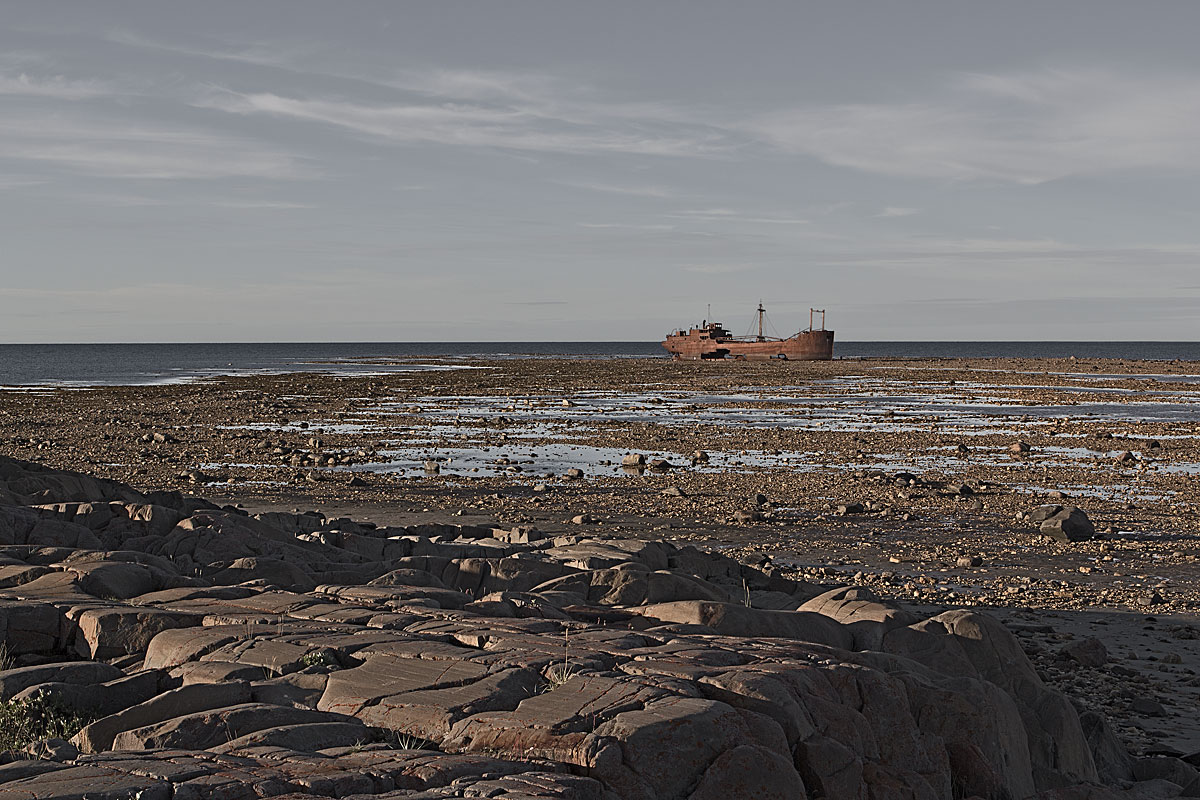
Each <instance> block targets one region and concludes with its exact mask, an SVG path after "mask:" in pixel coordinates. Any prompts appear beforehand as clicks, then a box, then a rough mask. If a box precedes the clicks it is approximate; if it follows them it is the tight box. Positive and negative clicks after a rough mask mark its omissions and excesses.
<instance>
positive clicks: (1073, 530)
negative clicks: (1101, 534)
mask: <svg viewBox="0 0 1200 800" xmlns="http://www.w3.org/2000/svg"><path fill="white" fill-rule="evenodd" d="M1046 508H1048V507H1047V506H1041V507H1039V508H1036V509H1034V511H1033V513H1032V514H1030V522H1035V523H1036V522H1037V519H1038V518H1039V517H1042V522H1041V525H1040V526H1039V528H1038V530H1039V531H1040V532H1041V534H1042V535H1043V536H1049V537H1050V538H1051V539H1057V540H1058V541H1060V542H1084V541H1087V540H1089V539H1094V538H1096V528H1095V526H1094V525H1092V521H1091V520H1090V519H1088V515H1087V514H1085V513H1084V512H1083V510H1082V509H1079V508H1076V507H1075V506H1054V508H1057V509H1058V510H1057V511H1054V512H1053V513H1052V514H1050V515H1049V516H1044V509H1046Z"/></svg>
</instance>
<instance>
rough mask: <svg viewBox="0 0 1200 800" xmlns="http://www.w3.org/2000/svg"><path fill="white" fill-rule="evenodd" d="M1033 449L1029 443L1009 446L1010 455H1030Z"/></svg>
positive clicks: (1016, 443) (1014, 443)
mask: <svg viewBox="0 0 1200 800" xmlns="http://www.w3.org/2000/svg"><path fill="white" fill-rule="evenodd" d="M1032 449H1033V448H1032V447H1030V446H1029V442H1013V443H1012V444H1010V445H1009V446H1008V452H1010V453H1028V452H1029V451H1030V450H1032Z"/></svg>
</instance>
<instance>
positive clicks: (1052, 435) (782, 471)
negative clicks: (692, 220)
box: [0, 358, 1200, 757]
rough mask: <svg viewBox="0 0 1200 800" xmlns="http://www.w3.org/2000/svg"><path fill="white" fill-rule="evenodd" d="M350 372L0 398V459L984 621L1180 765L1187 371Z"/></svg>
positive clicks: (1006, 367) (1038, 362)
mask: <svg viewBox="0 0 1200 800" xmlns="http://www.w3.org/2000/svg"><path fill="white" fill-rule="evenodd" d="M420 363H421V364H422V365H433V366H438V362H437V360H436V359H429V358H423V359H421V360H420ZM357 366H358V367H359V369H360V370H361V369H362V368H363V367H364V365H361V364H360V365H357ZM365 366H366V367H368V368H369V367H370V366H371V365H369V364H368V365H365ZM374 366H376V367H377V371H376V372H374V373H373V374H355V375H344V376H339V375H334V374H327V373H320V374H318V373H292V374H279V375H256V376H228V377H220V376H216V377H210V378H206V379H204V380H198V381H195V382H186V383H178V384H167V385H154V386H136V387H133V386H125V387H119V386H108V387H98V388H79V387H72V388H70V389H67V388H52V387H46V388H39V389H35V390H29V389H25V390H21V391H16V390H8V391H0V454H3V455H6V456H9V457H12V458H16V459H22V460H26V461H31V462H37V463H40V464H44V465H46V466H47V467H51V468H54V469H62V470H76V471H79V472H83V473H87V474H89V475H92V476H96V477H98V478H105V479H111V480H114V481H119V482H121V483H124V484H128V485H130V486H133V487H136V489H138V490H139V491H141V492H171V491H179V492H182V493H183V494H184V495H185V496H186V495H196V496H199V497H204V498H208V499H209V500H211V501H213V502H215V503H217V504H224V505H228V506H232V507H236V508H238V509H241V510H242V511H244V512H247V513H249V514H253V515H262V514H272V513H288V514H291V513H296V512H301V511H305V510H316V511H318V512H320V514H321V515H323V518H325V519H329V520H345V523H346V525H350V524H361V523H368V522H369V523H370V524H372V525H375V526H385V527H386V526H391V527H395V528H401V527H407V528H410V529H416V527H417V526H422V525H430V524H433V525H457V526H472V527H476V528H482V529H489V528H492V529H504V530H535V531H537V532H538V534H537V535H538V536H539V537H546V538H549V539H553V538H555V537H559V538H562V539H563V540H564V541H567V540H571V539H572V538H573V539H574V540H575V541H584V540H588V539H589V537H601V538H603V539H605V540H613V539H617V540H619V539H629V540H651V539H661V540H665V541H666V542H669V543H671V544H672V545H673V546H677V547H686V546H693V547H695V548H697V549H698V550H700V551H702V552H706V553H711V554H714V555H719V556H721V557H723V558H727V559H732V560H733V561H736V562H738V563H741V564H743V565H746V566H748V567H752V568H753V569H755V570H758V571H759V572H761V573H762V574H764V575H767V576H770V577H778V578H780V579H784V580H788V581H792V582H795V584H803V585H815V586H822V587H829V588H834V587H839V586H852V587H862V588H865V589H868V590H870V592H871V593H872V594H873V596H876V597H878V598H880V599H881V600H883V601H885V602H887V603H890V604H894V605H896V606H897V607H900V608H903V609H905V610H906V611H908V612H911V613H914V614H917V615H918V616H920V617H932V616H935V615H938V614H941V613H944V612H947V611H953V610H963V609H965V610H970V611H984V612H986V613H988V614H990V615H992V616H994V617H996V618H998V619H1000V620H1001V621H1003V622H1005V623H1006V624H1007V625H1008V627H1009V629H1010V630H1011V631H1012V632H1013V633H1015V635H1016V637H1017V640H1018V641H1019V642H1020V645H1021V647H1022V649H1023V650H1024V652H1025V654H1026V655H1027V656H1028V657H1029V659H1030V661H1031V663H1032V664H1033V665H1034V667H1035V668H1036V670H1037V673H1038V675H1039V677H1040V678H1041V679H1042V680H1044V681H1045V682H1046V683H1047V685H1049V686H1051V687H1053V688H1054V689H1055V690H1057V691H1061V692H1062V693H1064V694H1065V695H1066V696H1067V697H1068V698H1070V700H1071V701H1072V702H1073V703H1074V704H1075V706H1076V707H1077V709H1078V710H1081V711H1087V712H1099V713H1101V714H1102V715H1104V717H1105V718H1106V719H1108V720H1109V722H1110V724H1111V726H1112V730H1113V732H1114V734H1115V736H1116V737H1117V739H1119V740H1120V742H1121V743H1122V744H1123V745H1124V746H1125V747H1126V748H1127V749H1128V750H1129V751H1130V752H1131V753H1132V754H1134V756H1137V757H1150V756H1161V755H1178V756H1187V755H1191V754H1195V753H1197V752H1198V751H1200V721H1198V720H1197V719H1196V717H1195V714H1194V710H1195V708H1196V707H1197V704H1198V703H1200V580H1198V578H1200V559H1198V556H1200V547H1198V542H1200V491H1198V481H1200V365H1198V364H1194V363H1190V362H1182V361H1172V362H1164V361H1134V360H1122V361H1112V360H1084V359H1055V360H1044V359H981V360H953V359H922V360H884V359H863V360H838V361H832V362H817V363H788V362H715V363H708V362H700V363H683V362H672V361H669V360H659V359H633V358H631V359H601V360H571V359H554V358H536V359H520V358H513V359H505V360H487V359H480V360H473V359H464V358H455V359H447V360H446V363H445V364H444V365H442V366H445V367H447V368H446V369H428V368H424V369H421V370H412V369H405V362H404V361H402V360H400V361H382V362H379V363H378V364H376V365H374ZM1047 506H1050V507H1063V508H1065V509H1068V510H1069V509H1070V508H1072V507H1075V508H1078V509H1079V510H1080V511H1082V512H1083V514H1084V516H1085V517H1086V519H1087V522H1088V528H1089V530H1088V531H1087V532H1086V534H1081V533H1079V532H1078V531H1074V532H1073V531H1065V532H1064V531H1063V530H1062V529H1057V530H1056V529H1052V528H1051V529H1048V528H1047V527H1046V526H1045V525H1043V524H1041V523H1042V517H1046V516H1051V515H1053V514H1054V509H1053V508H1051V509H1047V508H1045V507H1047ZM1039 509H1041V511H1040V512H1039ZM775 594H776V595H778V594H779V593H778V592H776V593H775ZM750 595H751V589H750V587H749V586H747V588H746V597H745V601H746V605H751V606H754V607H757V608H762V609H766V610H785V611H790V610H794V609H795V608H796V607H797V604H796V603H793V602H791V601H790V600H789V599H788V598H785V597H779V596H769V595H770V593H769V592H764V593H761V594H759V595H758V596H756V597H754V598H751V596H750ZM1096 643H1098V644H1099V645H1101V646H1100V647H1099V648H1097V647H1096V646H1095V645H1096Z"/></svg>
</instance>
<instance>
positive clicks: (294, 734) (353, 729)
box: [210, 720, 371, 753]
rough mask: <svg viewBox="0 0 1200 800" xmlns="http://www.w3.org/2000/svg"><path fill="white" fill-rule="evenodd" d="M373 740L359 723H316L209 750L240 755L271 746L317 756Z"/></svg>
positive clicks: (241, 738)
mask: <svg viewBox="0 0 1200 800" xmlns="http://www.w3.org/2000/svg"><path fill="white" fill-rule="evenodd" d="M370 738H371V734H370V731H368V730H367V728H366V726H365V725H363V724H362V723H361V722H359V721H357V720H352V721H345V722H313V723H303V724H300V725H280V726H277V727H272V728H267V729H265V730H259V731H254V732H253V733H248V734H246V735H245V736H239V737H238V738H236V739H232V740H230V741H228V742H226V743H225V744H222V745H217V746H216V747H212V748H210V749H211V750H212V751H213V752H214V753H237V752H239V751H240V750H243V749H245V748H249V747H259V746H263V745H269V746H271V747H282V748H286V749H288V750H295V751H297V752H301V753H314V752H316V751H318V750H325V749H328V748H330V747H350V746H354V745H357V744H362V743H363V742H366V741H367V740H368V739H370Z"/></svg>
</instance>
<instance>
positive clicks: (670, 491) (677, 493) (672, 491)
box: [659, 486, 687, 497]
mask: <svg viewBox="0 0 1200 800" xmlns="http://www.w3.org/2000/svg"><path fill="white" fill-rule="evenodd" d="M659 494H664V495H666V496H667V497H687V492H685V491H684V490H683V489H680V488H679V487H678V486H668V487H667V488H666V489H663V490H662V491H661V492H659Z"/></svg>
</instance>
